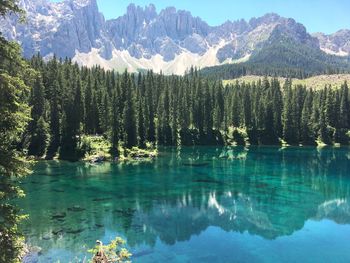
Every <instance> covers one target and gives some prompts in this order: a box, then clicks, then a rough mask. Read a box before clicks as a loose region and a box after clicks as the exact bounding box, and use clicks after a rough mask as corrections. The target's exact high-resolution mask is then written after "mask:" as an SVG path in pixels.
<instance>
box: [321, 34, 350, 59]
mask: <svg viewBox="0 0 350 263" xmlns="http://www.w3.org/2000/svg"><path fill="white" fill-rule="evenodd" d="M314 36H315V37H317V38H318V39H319V41H320V46H321V49H322V50H323V51H324V52H326V53H328V54H332V55H337V56H349V55H350V30H347V29H343V30H339V31H337V32H335V33H334V34H331V35H325V34H323V33H316V34H314Z"/></svg>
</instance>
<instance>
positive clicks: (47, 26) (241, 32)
mask: <svg viewBox="0 0 350 263" xmlns="http://www.w3.org/2000/svg"><path fill="white" fill-rule="evenodd" d="M20 6H21V7H23V9H24V10H26V12H27V21H26V23H25V24H20V23H19V19H18V17H16V16H14V15H11V16H9V17H7V18H6V19H3V20H1V21H0V22H1V23H0V30H1V32H2V33H3V35H4V36H5V37H6V38H7V39H9V40H16V41H18V42H19V43H21V45H22V47H23V53H24V56H26V57H31V56H32V55H33V54H36V53H37V52H40V53H41V55H42V56H44V57H45V58H50V57H52V56H53V54H56V55H57V56H58V57H70V58H73V61H76V62H78V63H79V64H82V65H86V66H93V65H95V64H98V65H101V66H102V67H104V68H107V69H117V70H123V69H125V68H127V69H128V70H130V71H136V70H138V69H153V70H154V71H156V72H159V71H163V72H164V73H166V74H172V73H174V74H183V73H184V72H185V71H186V70H187V69H188V68H190V67H191V66H197V67H201V68H204V67H211V66H217V65H222V64H239V65H241V64H246V63H254V64H256V63H261V61H262V60H264V61H265V59H266V57H267V56H270V55H271V54H272V55H273V56H272V57H269V60H270V61H271V60H273V62H276V63H275V64H276V65H277V66H281V65H283V66H286V65H285V64H286V63H287V66H288V67H289V66H290V65H292V66H300V65H303V66H305V65H306V66H307V64H308V63H305V61H304V60H310V61H311V64H312V65H313V64H317V63H319V62H322V63H321V64H324V63H323V62H324V61H325V60H326V61H328V60H332V62H331V63H330V65H335V66H336V67H339V68H344V67H345V68H346V67H347V66H348V64H347V63H348V55H349V53H350V42H349V41H350V36H349V35H350V34H349V31H348V30H343V31H339V32H337V33H335V34H333V35H329V36H327V35H325V34H322V33H317V34H314V35H310V34H309V33H308V32H307V31H306V29H305V27H304V26H303V25H302V24H300V23H297V22H296V21H295V20H294V19H291V18H283V17H280V16H279V15H277V14H273V13H272V14H266V15H265V16H263V17H260V18H252V19H251V20H249V21H245V20H238V21H227V22H225V23H224V24H222V25H219V26H209V25H208V24H207V23H206V22H205V21H203V20H202V19H200V18H198V17H193V16H192V15H191V13H190V12H188V11H183V10H176V9H175V8H174V7H169V8H166V9H164V10H161V11H160V12H157V11H156V8H155V6H154V5H152V4H151V5H149V6H146V7H144V8H142V7H138V6H135V5H134V4H131V5H129V6H128V8H127V11H126V13H125V15H123V16H121V17H118V18H116V19H112V20H105V18H104V17H103V15H102V14H101V13H100V12H99V10H98V6H97V4H96V0H66V1H64V2H60V3H52V2H49V1H48V0H20ZM283 46H284V47H283ZM287 46H288V47H287ZM276 48H277V49H276ZM290 48H291V49H292V50H290ZM286 49H288V52H289V53H290V54H292V55H293V57H294V58H293V61H290V62H288V60H285V58H284V56H281V55H280V54H277V53H276V52H275V51H276V50H282V51H283V50H284V51H285V50H286ZM305 54H306V56H305ZM329 54H332V55H341V56H339V57H335V56H330V55H329ZM299 60H300V61H299ZM293 63H294V64H293ZM326 67H329V65H328V64H327V65H326ZM321 68H323V66H321Z"/></svg>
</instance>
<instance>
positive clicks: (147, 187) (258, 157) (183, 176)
mask: <svg viewBox="0 0 350 263" xmlns="http://www.w3.org/2000/svg"><path fill="white" fill-rule="evenodd" d="M40 165H42V166H43V167H41V168H40V169H39V170H40V171H39V173H41V175H42V176H41V177H39V175H38V176H34V177H32V178H29V179H28V180H27V181H26V183H27V184H26V185H25V187H28V191H29V196H34V199H33V198H28V199H26V200H24V201H23V204H22V206H23V207H25V208H28V209H29V208H30V209H29V210H30V211H32V213H31V222H35V225H33V226H31V230H30V233H28V234H30V235H33V236H34V237H37V236H42V237H43V236H44V235H47V233H51V232H52V230H53V229H57V228H62V229H63V230H64V231H66V229H67V226H71V225H76V226H78V227H81V228H84V231H82V232H81V233H80V234H79V235H77V236H76V237H77V238H80V239H83V240H84V241H85V242H87V243H89V242H90V243H93V242H94V240H95V239H96V238H97V237H99V236H103V235H104V231H105V229H106V228H108V229H112V230H113V231H115V232H116V233H119V234H123V235H124V236H125V237H126V238H127V240H128V243H129V245H131V246H136V245H140V244H147V245H151V246H152V245H154V244H155V242H156V240H157V238H159V239H160V240H161V241H163V242H165V243H167V244H173V243H175V242H177V241H183V240H188V239H189V238H190V237H191V236H192V235H196V234H199V233H201V231H204V230H205V229H206V228H207V227H208V226H218V227H220V228H222V229H223V230H225V231H237V232H244V231H248V232H249V233H251V234H256V235H259V236H262V237H264V238H268V239H274V238H276V237H278V236H282V235H290V234H292V233H293V232H294V231H296V230H299V229H301V228H302V227H303V225H304V223H305V221H306V220H308V219H316V220H319V219H323V218H329V219H332V220H334V221H335V222H338V223H348V224H349V223H350V209H349V200H348V197H349V195H350V193H349V191H350V187H349V186H350V185H349V182H350V178H348V177H349V175H348V171H349V170H350V162H349V159H348V149H333V148H329V149H327V148H326V149H318V150H317V149H315V148H298V149H295V148H286V149H278V148H268V147H262V148H257V147H254V148H250V149H244V148H206V147H196V148H183V149H181V150H179V151H178V150H176V149H167V150H166V151H164V154H162V156H161V157H160V158H158V159H157V160H155V161H154V162H152V163H144V164H139V165H130V164H129V165H125V164H119V165H110V164H103V165H102V166H90V165H85V164H63V163H60V162H59V163H43V164H40ZM44 166H46V167H44ZM50 174H51V175H50ZM54 174H57V175H59V174H63V175H61V176H58V177H57V178H58V179H59V181H58V182H54V183H52V182H51V181H52V180H55V177H54ZM96 174H98V175H99V176H95V175H96ZM48 175H49V176H48ZM31 180H38V182H40V185H39V184H38V185H37V184H31V183H30V181H31ZM35 188H37V189H38V190H39V189H41V190H40V191H39V192H38V193H37V194H35V193H34V192H32V193H31V192H30V191H31V190H33V189H35ZM56 188H63V189H64V191H65V192H57V191H54V190H57V189H56ZM58 190H59V189H58ZM43 192H44V193H45V194H44V195H41V194H40V193H43ZM96 196H98V197H99V198H101V201H100V202H97V201H96V202H95V201H92V200H93V199H94V198H95V199H96ZM103 198H106V200H103ZM108 198H110V199H108ZM75 204H79V205H80V206H81V207H84V208H85V209H86V210H85V211H82V212H81V213H76V214H73V215H70V216H69V217H68V216H67V218H66V219H65V222H63V223H57V224H52V223H51V224H48V223H47V220H50V219H49V217H50V216H51V214H50V213H51V212H48V210H62V211H66V208H67V207H69V206H72V205H75ZM56 207H58V209H57V208H56ZM48 227H50V228H51V229H48ZM57 240H58V241H57ZM59 240H60V239H59V237H53V238H52V239H50V240H49V241H48V242H56V245H57V242H60V241H59ZM63 241H64V242H69V246H70V248H72V247H74V245H75V241H74V239H71V240H69V241H67V240H66V239H65V235H64V236H63V238H62V244H61V245H62V247H63V246H67V243H64V242H63ZM77 250H79V248H77Z"/></svg>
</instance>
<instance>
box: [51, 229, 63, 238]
mask: <svg viewBox="0 0 350 263" xmlns="http://www.w3.org/2000/svg"><path fill="white" fill-rule="evenodd" d="M63 232H64V231H63V229H58V230H52V234H54V235H55V236H57V235H62V234H63Z"/></svg>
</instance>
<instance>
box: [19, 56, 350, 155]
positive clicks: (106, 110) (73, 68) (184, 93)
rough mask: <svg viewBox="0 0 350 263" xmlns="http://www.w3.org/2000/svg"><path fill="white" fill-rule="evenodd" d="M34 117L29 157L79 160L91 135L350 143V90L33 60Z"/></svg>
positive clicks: (166, 141)
mask: <svg viewBox="0 0 350 263" xmlns="http://www.w3.org/2000/svg"><path fill="white" fill-rule="evenodd" d="M30 64H31V66H32V67H33V68H34V69H35V70H36V72H37V75H36V78H35V81H34V84H33V85H32V87H31V91H30V93H29V94H28V96H27V99H28V102H29V105H30V106H31V108H32V111H31V121H30V123H29V125H28V129H27V131H26V132H25V134H24V136H23V140H22V144H21V147H23V148H24V149H28V154H29V155H35V156H43V155H45V154H46V155H47V156H48V157H49V158H51V157H53V156H55V155H56V154H57V153H58V154H59V156H60V157H61V158H63V159H65V158H72V157H75V158H79V157H81V156H82V155H83V154H84V152H83V148H84V147H83V145H82V143H81V142H80V137H81V135H83V134H85V135H86V134H89V135H103V136H104V137H105V138H106V139H108V140H109V141H110V142H111V145H112V149H111V152H112V153H113V154H114V155H118V147H119V146H123V147H126V148H131V147H133V146H138V147H140V148H143V147H145V145H146V142H148V143H152V144H153V145H158V146H160V145H165V146H178V145H230V144H239V145H245V144H254V145H261V144H265V145H270V144H273V145H280V144H282V143H287V144H290V145H299V144H303V145H315V144H316V142H318V143H321V142H322V143H325V144H334V143H341V144H347V143H348V141H349V137H348V130H349V89H348V86H347V84H346V83H344V84H343V85H342V86H341V87H339V88H337V89H334V88H330V87H324V89H322V90H313V89H312V88H307V87H303V86H293V84H292V83H291V82H290V81H288V80H287V81H286V82H285V83H279V81H278V80H276V79H272V80H271V81H269V80H268V79H267V78H265V79H262V80H261V81H258V82H257V83H252V84H238V83H237V84H235V85H229V86H226V87H224V86H223V85H222V82H221V81H210V80H207V79H205V78H203V77H201V75H200V73H199V72H198V71H197V70H196V69H191V70H190V72H189V73H188V74H187V75H186V76H184V77H181V76H164V75H162V74H154V73H152V72H151V71H149V72H145V73H143V74H141V73H138V74H131V73H128V72H126V71H125V72H124V73H121V74H119V73H116V72H113V71H106V70H104V69H102V68H100V67H94V68H92V69H89V68H86V67H79V66H78V65H77V64H74V63H72V62H71V61H70V60H69V59H66V60H64V61H59V60H57V59H56V58H54V59H53V60H51V61H49V62H47V63H45V62H44V61H43V60H42V59H41V58H40V56H35V57H33V58H32V59H31V61H30Z"/></svg>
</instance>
